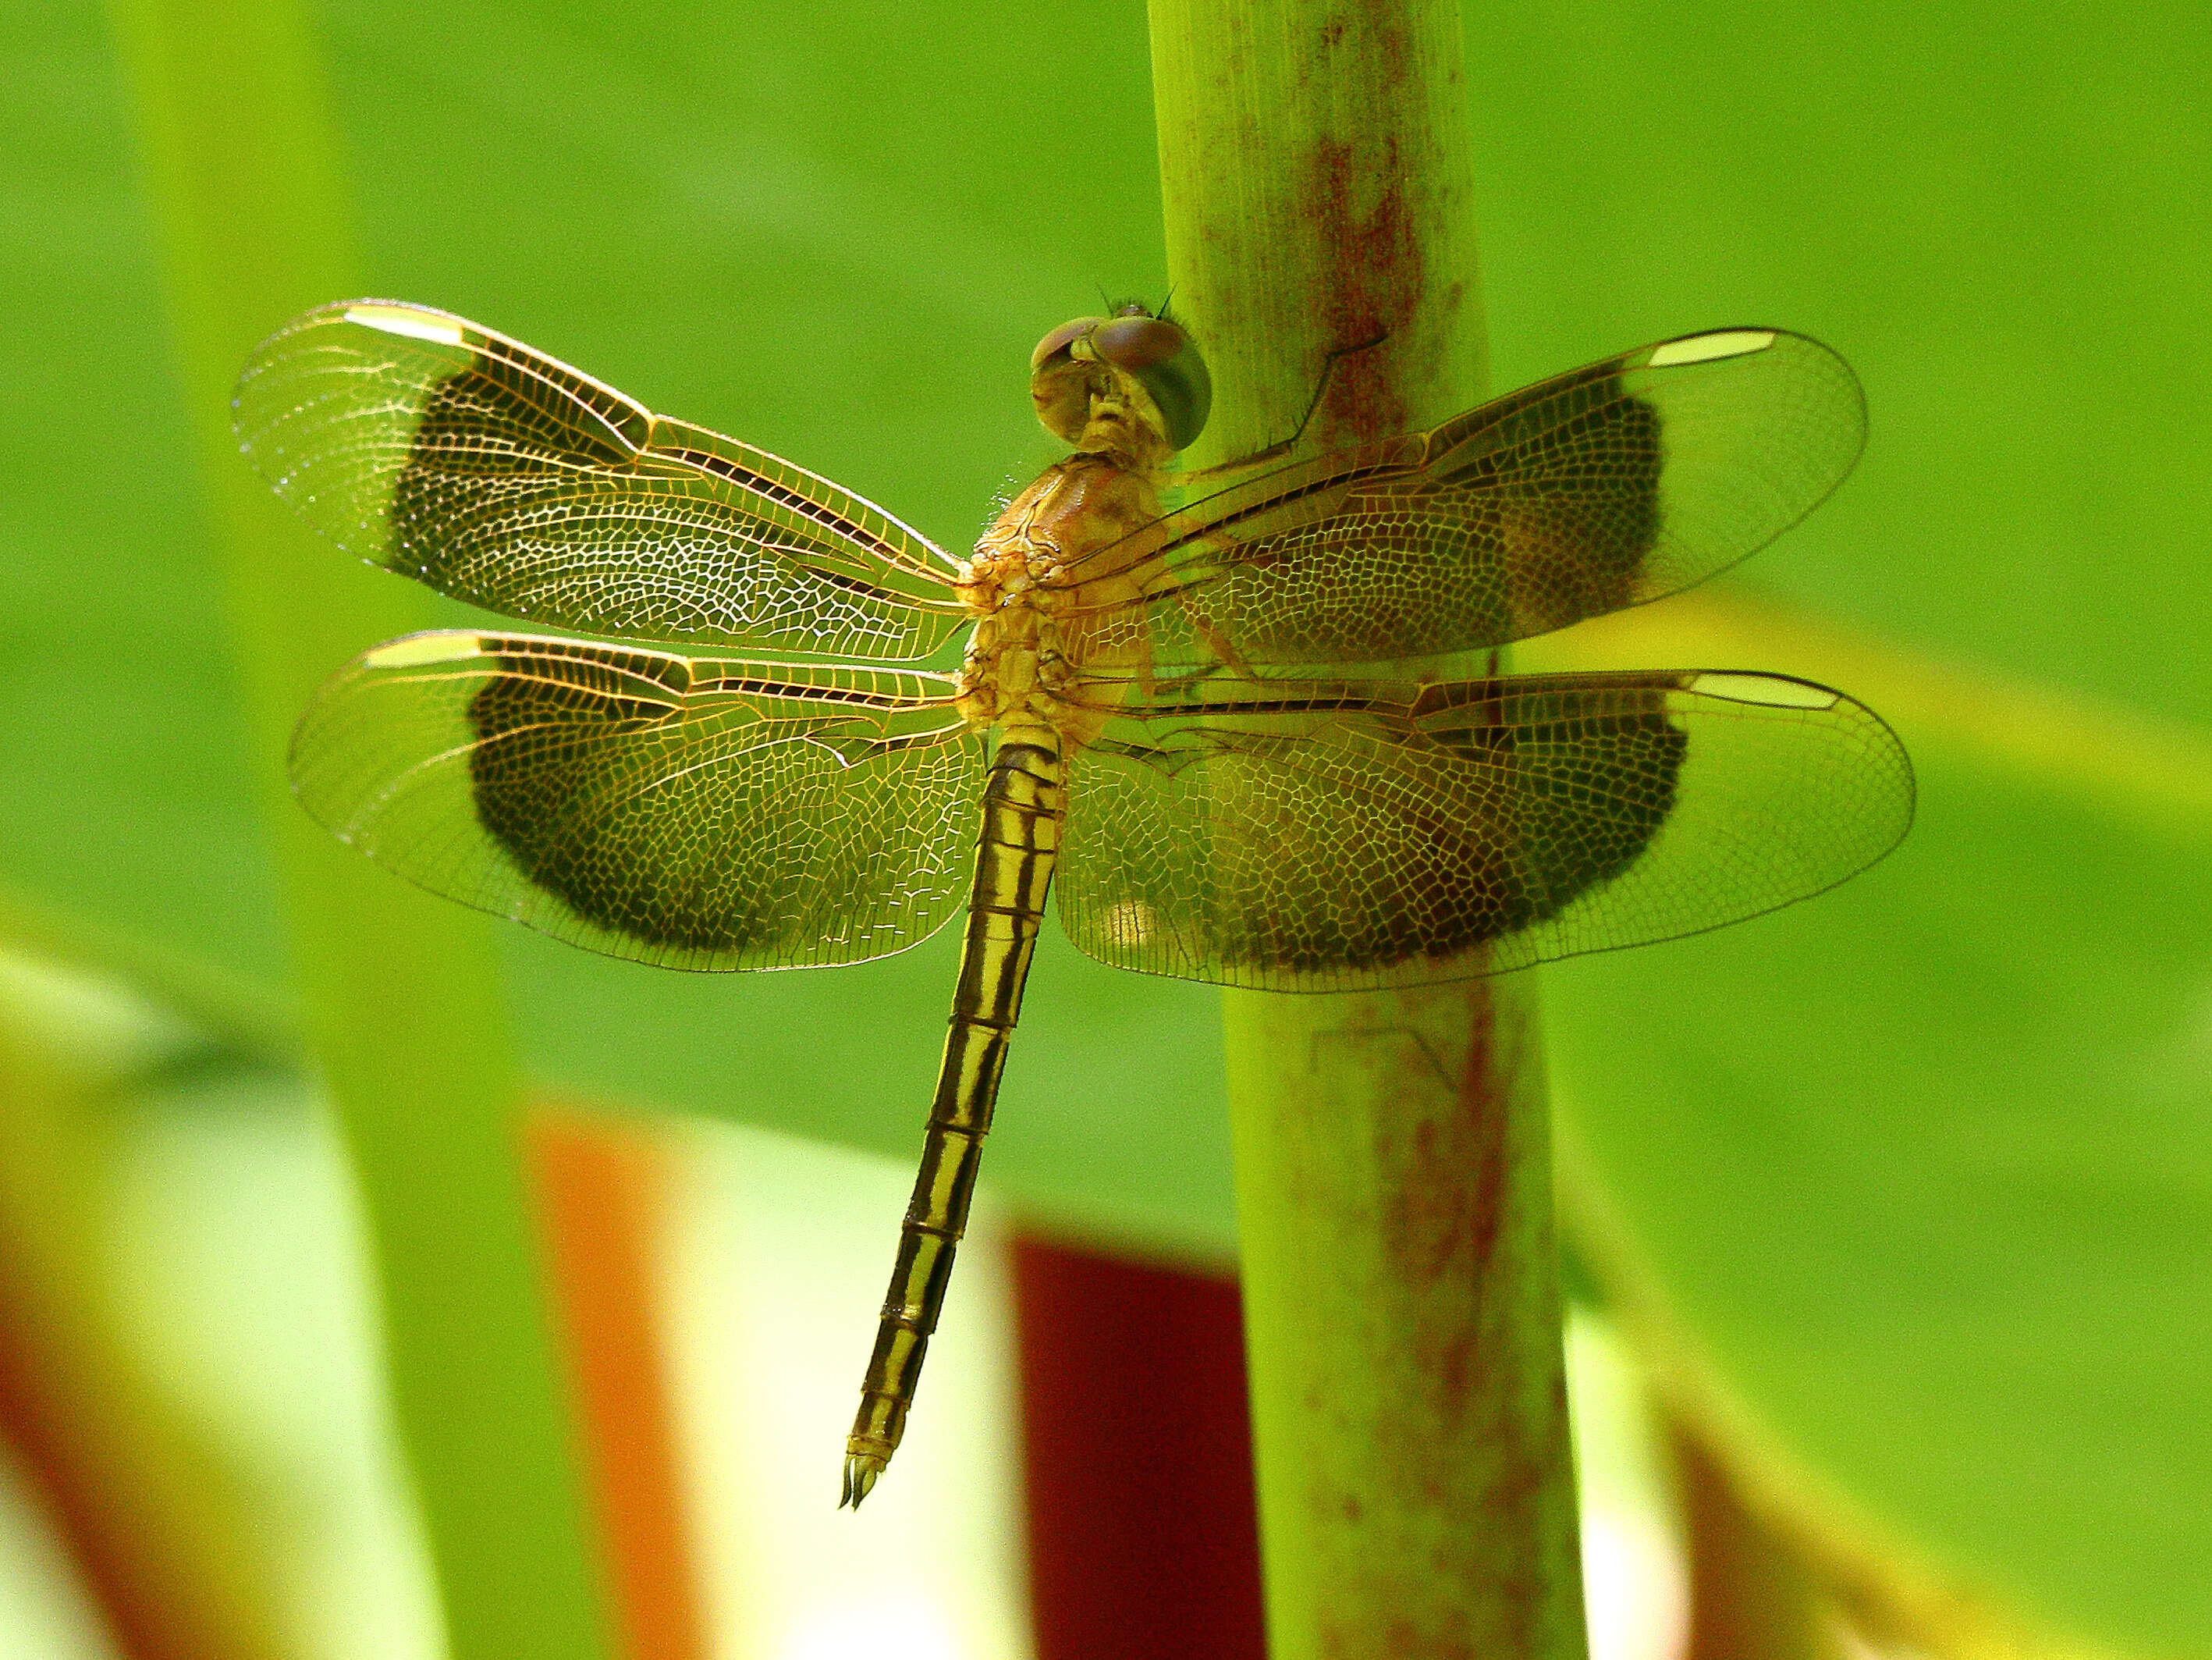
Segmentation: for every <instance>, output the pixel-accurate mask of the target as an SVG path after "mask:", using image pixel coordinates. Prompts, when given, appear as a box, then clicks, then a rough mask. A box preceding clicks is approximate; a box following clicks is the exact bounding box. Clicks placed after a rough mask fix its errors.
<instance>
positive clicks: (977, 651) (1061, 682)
mask: <svg viewBox="0 0 2212 1660" xmlns="http://www.w3.org/2000/svg"><path fill="white" fill-rule="evenodd" d="M1116 407H1118V408H1119V409H1121V410H1122V412H1123V413H1124V414H1126V413H1127V410H1128V408H1129V406H1128V405H1127V404H1122V405H1118V406H1116ZM1095 424H1096V423H1094V425H1095ZM1121 430H1123V429H1121V428H1120V427H1119V426H1116V427H1115V432H1116V433H1117V434H1118V433H1119V432H1121ZM1089 431H1090V429H1086V433H1088V432H1089ZM1137 454H1138V455H1139V456H1141V457H1142V458H1143V459H1144V460H1145V462H1146V463H1147V465H1131V464H1130V461H1129V459H1127V453H1126V452H1122V451H1121V447H1120V446H1119V445H1118V443H1117V444H1116V445H1115V447H1114V448H1113V449H1111V450H1103V449H1092V450H1079V451H1078V452H1077V453H1075V454H1073V455H1071V456H1069V457H1068V458H1067V459H1066V460H1064V461H1060V462H1058V463H1055V464H1054V465H1052V466H1050V467H1048V468H1046V469H1045V471H1044V472H1043V474H1042V476H1040V477H1038V479H1037V481H1036V483H1033V484H1031V485H1030V487H1029V488H1028V489H1025V490H1024V491H1023V492H1022V493H1021V494H1020V495H1019V496H1016V497H1015V498H1014V500H1013V501H1012V502H1010V503H1009V504H1008V505H1007V507H1006V511H1005V512H1003V513H1001V514H1000V515H999V517H998V518H997V520H994V522H993V524H992V525H991V527H990V528H989V529H988V530H987V531H985V532H983V534H982V536H981V538H980V539H979V540H978V541H977V542H976V544H975V553H974V554H973V555H972V556H970V557H969V559H968V561H967V562H966V564H965V565H964V566H963V578H964V580H963V582H962V584H961V593H962V596H963V599H965V600H966V602H967V605H968V608H969V611H972V612H974V613H975V618H976V622H975V633H974V635H972V636H971V637H970V639H969V645H968V651H967V655H966V660H965V661H964V662H963V666H962V670H961V677H960V678H961V682H962V685H961V707H962V708H963V712H964V713H965V714H967V716H968V718H969V721H973V722H974V723H975V725H977V726H989V725H994V724H1000V723H1012V724H1029V723H1030V722H1032V721H1035V722H1037V723H1041V724H1047V725H1052V726H1054V727H1063V728H1064V727H1067V726H1068V724H1069V720H1070V714H1069V712H1068V711H1067V710H1066V709H1065V708H1062V707H1061V706H1060V704H1059V702H1058V701H1057V697H1056V694H1058V693H1060V692H1061V691H1063V690H1066V689H1067V688H1068V687H1069V686H1071V685H1073V684H1074V683H1075V682H1076V681H1077V680H1079V678H1081V676H1082V674H1083V672H1084V670H1085V667H1086V666H1089V665H1088V662H1087V654H1086V652H1085V640H1084V638H1083V637H1082V636H1081V634H1080V631H1078V632H1075V633H1071V632H1069V631H1068V630H1066V629H1063V628H1062V627H1061V623H1060V617H1059V615H1058V613H1059V612H1060V611H1062V610H1064V609H1070V608H1078V609H1079V608H1081V607H1083V606H1085V605H1090V604H1094V603H1096V602H1097V599H1099V598H1100V597H1102V596H1101V595H1100V594H1099V593H1097V592H1094V590H1097V589H1098V588H1099V587H1100V585H1101V583H1102V582H1104V583H1110V582H1111V581H1113V580H1114V578H1113V575H1112V574H1111V573H1110V572H1104V573H1102V574H1100V575H1091V573H1092V572H1093V571H1096V570H1097V569H1099V561H1098V560H1097V558H1096V557H1095V556H1097V555H1098V554H1099V553H1100V552H1101V551H1102V550H1105V549H1107V548H1109V547H1110V546H1111V545H1112V544H1115V543H1116V542H1118V541H1121V539H1123V538H1126V537H1127V536H1128V535H1129V534H1130V533H1131V532H1133V531H1136V530H1138V529H1139V528H1141V527H1142V526H1146V525H1148V524H1150V523H1151V522H1152V520H1154V519H1156V518H1158V516H1159V510H1160V509H1159V486H1158V471H1157V469H1158V466H1159V465H1161V464H1162V463H1164V461H1165V460H1166V459H1167V451H1166V448H1165V445H1164V441H1163V440H1159V439H1158V438H1157V437H1155V438H1154V440H1153V441H1152V442H1151V443H1150V444H1141V443H1140V444H1139V446H1138V448H1137ZM1078 570H1080V571H1082V572H1083V573H1085V575H1084V579H1083V580H1082V581H1080V582H1078V581H1075V580H1074V579H1073V577H1072V576H1071V575H1070V573H1072V572H1075V571H1078ZM1079 724H1081V723H1079Z"/></svg>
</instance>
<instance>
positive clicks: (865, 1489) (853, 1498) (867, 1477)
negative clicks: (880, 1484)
mask: <svg viewBox="0 0 2212 1660" xmlns="http://www.w3.org/2000/svg"><path fill="white" fill-rule="evenodd" d="M888 1462H890V1461H889V1460H888V1459H884V1458H877V1457H873V1456H869V1455H867V1454H865V1453H857V1452H856V1453H853V1454H851V1455H849V1456H848V1457H847V1458H846V1460H845V1490H844V1494H843V1496H842V1498H840V1499H838V1500H837V1508H838V1509H839V1510H845V1509H847V1508H850V1509H853V1510H858V1509H860V1500H862V1499H866V1497H867V1496H868V1494H869V1493H872V1491H874V1489H875V1485H876V1478H877V1477H878V1476H879V1475H882V1474H883V1473H884V1465H885V1464H887V1463H888Z"/></svg>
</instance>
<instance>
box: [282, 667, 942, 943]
mask: <svg viewBox="0 0 2212 1660" xmlns="http://www.w3.org/2000/svg"><path fill="white" fill-rule="evenodd" d="M950 690H951V685H950V682H949V681H946V680H945V678H943V677H941V676H937V675H924V674H909V673H902V672H898V671H896V670H890V669H877V670H870V669H836V668H827V667H823V666H792V665H788V664H774V663H749V662H739V661H721V660H712V659H702V658H684V657H678V656H674V655H671V654H667V653H664V652H651V651H640V650H631V649H625V648H619V647H612V646H600V645H594V644H592V643H590V642H586V641H579V640H555V639H533V638H528V637H522V636H503V635H480V634H473V633H439V634H418V635H410V636H408V637H407V638H405V639H404V640H395V641H393V642H392V643H391V644H389V645H386V646H380V647H379V648H377V649H375V650H374V651H372V652H369V653H368V654H366V655H365V656H362V657H361V658H359V659H357V660H356V661H355V662H353V663H352V664H351V665H349V666H347V667H346V668H344V669H343V670H341V671H340V672H338V674H337V676H335V677H334V678H332V679H331V681H330V683H329V684H327V685H326V686H325V687H324V689H323V690H322V692H321V693H320V694H319V696H317V698H316V700H315V702H313V704H311V705H310V706H309V708H308V709H307V714H306V715H305V716H303V717H302V718H301V722H300V726H299V729H298V731H297V732H296V733H295V734H294V737H293V740H292V754H291V768H292V782H293V787H294V788H295V791H296V792H297V793H298V794H299V797H300V800H301V803H302V804H303V805H304V806H306V808H307V812H309V813H310V814H311V815H313V817H314V818H316V819H317V820H318V821H319V822H320V823H321V824H324V825H325V826H326V827H328V828H329V829H330V830H331V831H333V832H334V833H335V834H336V835H337V837H338V839H339V840H340V841H343V842H349V843H351V844H352V845H353V846H355V847H356V848H360V849H361V851H362V852H363V853H365V854H368V856H369V857H370V858H372V859H374V860H377V861H378V862H379V863H381V864H384V865H387V866H390V867H391V868H392V869H393V870H394V871H396V872H398V873H399V874H400V875H402V876H404V877H406V878H407V879H409V880H410V881H412V882H415V883H417V884H419V885H421V886H422V887H425V888H428V889H429V890H430V891H432V892H434V893H441V894H444V895H446V896H447V897H450V898H454V899H459V900H460V901H462V902H463V903H465V904H470V905H474V906H476V907H477V909H480V910H487V911H490V912H492V913H493V914H495V915H501V916H507V917H512V918H513V919H514V920H515V921H519V922H525V923H527V924H528V925H529V926H531V927H534V928H538V929H539V930H541V931H543V932H544V933H550V934H552V935H553V936H555V937H556V939H566V940H568V941H569V942H570V943H571V944H574V945H578V946H584V947H586V949H588V950H591V951H597V952H605V953H606V954H607V955H609V956H612V957H627V958H635V959H637V960H638V961H641V962H646V963H655V964H661V965H663V966H665V967H670V968H680V969H781V968H812V967H818V966H823V965H826V964H836V963H857V962H860V961H862V960H864V959H866V958H871V957H883V956H887V955H889V954H890V952H896V951H902V950H903V949H905V948H906V947H907V946H911V945H914V944H915V943H917V942H918V941H920V940H921V939H925V938H927V936H928V935H929V934H930V933H932V932H933V931H934V930H935V929H936V928H937V927H938V926H939V924H940V923H942V922H943V921H945V919H946V918H947V917H948V916H950V915H951V913H952V911H953V909H955V908H956V906H957V903H958V901H959V897H960V895H961V893H962V891H963V888H964V885H965V884H966V881H967V879H968V877H969V872H970V870H971V868H972V865H973V849H974V844H975V822H974V815H975V800H976V799H977V796H978V794H979V792H980V789H981V782H982V776H983V761H982V747H981V738H980V736H978V735H977V734H976V733H974V732H973V731H971V730H970V729H969V727H968V726H967V725H966V723H965V722H964V721H962V720H961V719H960V718H959V716H958V715H957V714H956V713H955V712H954V710H953V709H952V708H951V704H950V702H949V699H948V697H947V696H946V694H947V693H948V692H949V691H950Z"/></svg>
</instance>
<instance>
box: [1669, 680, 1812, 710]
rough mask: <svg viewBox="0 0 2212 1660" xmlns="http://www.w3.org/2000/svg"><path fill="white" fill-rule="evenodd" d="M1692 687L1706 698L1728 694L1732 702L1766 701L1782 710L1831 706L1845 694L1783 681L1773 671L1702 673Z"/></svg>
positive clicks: (1795, 681)
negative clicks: (1762, 672)
mask: <svg viewBox="0 0 2212 1660" xmlns="http://www.w3.org/2000/svg"><path fill="white" fill-rule="evenodd" d="M1689 690H1692V691H1693V692H1696V693H1698V694H1699V696H1705V697H1725V698H1727V699H1728V700H1729V702H1731V703H1764V704H1765V705H1766V706H1767V707H1769V708H1779V709H1832V708H1835V706H1836V705H1837V704H1838V702H1841V701H1842V694H1841V693H1839V692H1832V691H1830V690H1828V689H1827V688H1826V686H1809V685H1807V684H1805V683H1804V682H1803V681H1802V680H1784V679H1782V678H1780V677H1778V676H1776V675H1770V674H1701V675H1699V676H1698V678H1696V679H1694V680H1692V681H1691V682H1690V685H1689Z"/></svg>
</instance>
